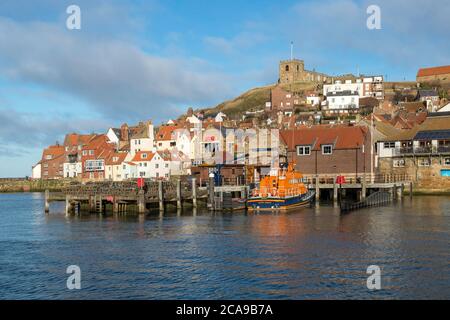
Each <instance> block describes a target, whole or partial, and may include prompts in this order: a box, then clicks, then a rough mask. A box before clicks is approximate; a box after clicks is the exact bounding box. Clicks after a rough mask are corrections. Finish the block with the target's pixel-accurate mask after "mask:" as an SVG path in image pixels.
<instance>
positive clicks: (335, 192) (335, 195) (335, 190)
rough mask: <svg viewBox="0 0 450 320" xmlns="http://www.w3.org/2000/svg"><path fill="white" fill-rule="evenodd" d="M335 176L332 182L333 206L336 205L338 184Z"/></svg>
mask: <svg viewBox="0 0 450 320" xmlns="http://www.w3.org/2000/svg"><path fill="white" fill-rule="evenodd" d="M336 180H337V177H336V178H335V179H334V183H333V206H334V207H337V206H338V184H337V183H336Z"/></svg>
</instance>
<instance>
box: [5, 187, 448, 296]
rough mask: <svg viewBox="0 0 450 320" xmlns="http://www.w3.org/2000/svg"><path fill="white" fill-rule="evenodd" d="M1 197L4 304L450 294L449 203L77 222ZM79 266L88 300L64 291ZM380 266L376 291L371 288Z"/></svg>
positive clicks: (426, 200)
mask: <svg viewBox="0 0 450 320" xmlns="http://www.w3.org/2000/svg"><path fill="white" fill-rule="evenodd" d="M0 198H1V199H0V200H1V201H0V270H1V274H0V276H1V278H2V286H1V287H0V296H1V297H4V298H11V299H15V298H33V299H35V298H50V299H66V298H67V299H83V298H91V299H104V298H119V299H133V298H134V299H164V298H171V299H181V298H185V299H190V298H192V299H214V298H223V299H239V298H246V299H264V298H268V299H271V298H290V299H304V298H370V299H371V298H430V297H431V298H450V289H449V288H450V286H449V285H448V284H449V283H450V265H449V263H448V261H450V252H449V250H448V246H449V244H450V219H449V214H450V201H449V200H450V198H448V197H415V198H414V199H413V200H412V201H411V200H409V198H405V199H404V201H402V202H398V203H396V204H395V205H392V206H388V207H382V208H370V209H364V210H361V211H358V212H353V213H350V214H347V215H340V214H339V211H338V210H337V209H335V208H333V207H331V206H326V205H322V206H320V207H319V208H305V209H302V210H299V211H297V212H288V213H274V214H272V213H263V214H258V213H256V214H255V213H248V214H247V213H243V212H241V213H233V214H231V213H224V214H222V213H210V212H207V211H204V210H200V209H199V210H195V211H194V212H192V211H188V210H184V211H182V212H177V211H173V212H168V213H164V214H162V213H160V212H159V211H158V210H156V211H154V212H152V213H151V214H149V215H147V216H142V215H141V216H139V215H108V216H101V215H74V216H69V217H66V216H65V215H64V213H63V211H64V206H63V205H61V206H59V204H54V205H52V211H51V212H52V213H51V214H49V215H45V214H44V213H43V210H42V209H43V197H42V195H41V194H16V195H11V194H10V195H0ZM70 264H77V265H80V267H81V268H82V272H83V290H81V291H79V292H68V291H66V290H64V288H63V287H64V283H65V282H64V279H66V278H65V277H66V274H65V268H66V267H67V265H70ZM371 264H376V265H379V266H380V267H381V268H382V275H383V278H382V286H383V290H381V291H379V292H369V291H368V290H367V288H366V287H365V281H366V277H367V275H366V269H367V267H368V266H369V265H371ZM30 265H31V266H32V268H33V272H30V271H29V270H28V269H27V268H28V267H29V266H30ZM62 279H63V280H62ZM24 283H26V285H24ZM30 288H31V289H30Z"/></svg>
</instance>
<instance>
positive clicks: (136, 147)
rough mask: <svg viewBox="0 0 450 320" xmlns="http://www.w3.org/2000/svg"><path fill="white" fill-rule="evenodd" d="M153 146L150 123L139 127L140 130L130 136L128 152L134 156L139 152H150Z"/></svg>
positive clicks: (152, 130)
mask: <svg viewBox="0 0 450 320" xmlns="http://www.w3.org/2000/svg"><path fill="white" fill-rule="evenodd" d="M154 146H155V134H154V128H153V124H152V122H151V121H147V122H146V123H145V124H143V125H141V126H140V129H139V130H138V131H137V132H136V133H134V134H133V135H132V136H131V139H130V152H131V155H132V156H134V155H135V154H136V153H138V152H140V151H152V150H153V148H154Z"/></svg>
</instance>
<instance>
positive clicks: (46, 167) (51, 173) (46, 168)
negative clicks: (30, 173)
mask: <svg viewBox="0 0 450 320" xmlns="http://www.w3.org/2000/svg"><path fill="white" fill-rule="evenodd" d="M65 159H66V157H65V149H64V146H61V145H59V144H56V145H52V146H49V147H48V148H46V149H44V151H43V152H42V159H41V161H40V163H41V178H42V179H61V178H63V177H64V162H65Z"/></svg>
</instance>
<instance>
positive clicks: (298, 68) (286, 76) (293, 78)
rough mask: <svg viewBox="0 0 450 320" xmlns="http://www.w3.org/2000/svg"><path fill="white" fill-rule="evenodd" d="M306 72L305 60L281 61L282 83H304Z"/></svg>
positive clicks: (280, 73)
mask: <svg viewBox="0 0 450 320" xmlns="http://www.w3.org/2000/svg"><path fill="white" fill-rule="evenodd" d="M304 72H305V63H304V61H303V60H298V59H292V60H284V61H280V69H279V75H280V83H292V82H298V81H302V79H303V73H304Z"/></svg>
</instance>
